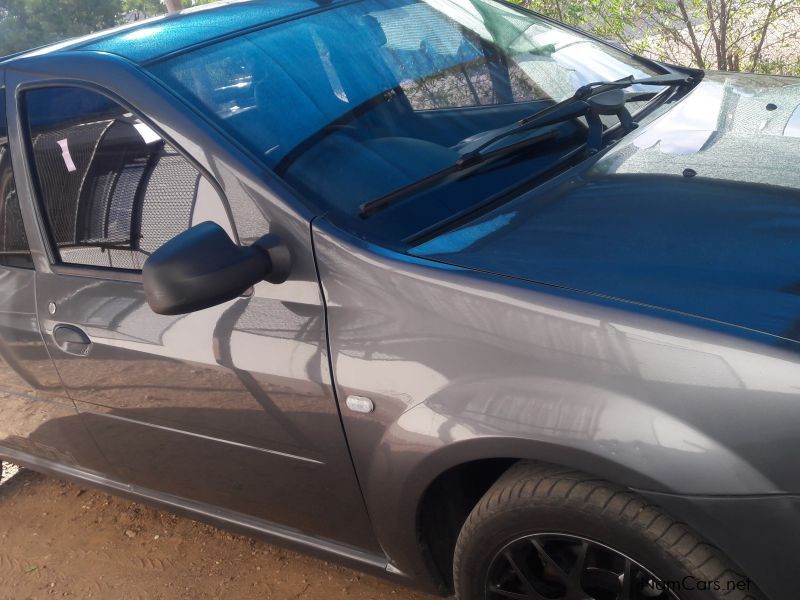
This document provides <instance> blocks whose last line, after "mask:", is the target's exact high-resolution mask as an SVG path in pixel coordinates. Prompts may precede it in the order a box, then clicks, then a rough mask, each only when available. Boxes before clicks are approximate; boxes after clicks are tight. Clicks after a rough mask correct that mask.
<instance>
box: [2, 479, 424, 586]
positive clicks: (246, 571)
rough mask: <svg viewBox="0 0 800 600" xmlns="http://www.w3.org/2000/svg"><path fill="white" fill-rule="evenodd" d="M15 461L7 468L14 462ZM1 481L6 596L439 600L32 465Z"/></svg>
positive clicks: (3, 567) (3, 573)
mask: <svg viewBox="0 0 800 600" xmlns="http://www.w3.org/2000/svg"><path fill="white" fill-rule="evenodd" d="M4 467H6V465H4ZM5 471H6V472H5V474H4V477H3V479H4V480H5V481H3V482H2V483H0V599H2V600H6V599H12V598H13V599H14V600H17V599H26V598H53V597H59V598H61V597H66V598H79V599H81V600H83V599H85V598H100V599H102V600H112V599H116V598H125V600H134V599H137V598H148V599H150V598H164V599H173V598H186V599H192V600H195V599H201V598H235V599H237V600H238V599H249V598H258V599H275V600H283V599H289V598H308V599H311V600H314V599H318V600H339V599H347V600H354V599H355V600H367V599H369V600H383V599H393V600H399V599H403V600H431V597H430V596H426V595H424V594H419V593H416V592H414V591H412V590H408V589H405V588H402V587H399V586H395V585H393V584H391V583H387V582H385V581H381V580H379V579H376V578H374V577H370V576H368V575H364V574H361V573H358V572H356V571H351V570H349V569H346V568H343V567H340V566H337V565H334V564H331V563H328V562H324V561H321V560H317V559H314V558H309V557H306V556H302V555H300V554H297V553H294V552H291V551H288V550H284V549H283V548H279V547H277V546H272V545H269V544H265V543H263V542H258V541H255V540H252V539H250V538H247V537H243V536H240V535H235V534H231V533H228V532H226V531H223V530H220V529H217V528H215V527H211V526H209V525H205V524H202V523H197V522H195V521H192V520H190V519H186V518H182V517H177V516H174V515H172V514H170V513H167V512H162V511H159V510H155V509H153V508H150V507H147V506H143V505H141V504H137V503H134V502H130V501H127V500H124V499H120V498H116V497H113V496H109V495H107V494H104V493H101V492H96V491H93V490H87V489H83V488H81V487H78V486H77V485H74V484H72V483H68V482H64V481H59V480H57V479H51V478H47V477H44V476H42V475H39V474H37V473H33V472H31V471H27V470H24V469H23V470H20V472H19V473H17V474H15V475H14V476H13V477H10V478H9V476H10V475H11V474H12V471H11V470H10V469H9V468H7V467H6V469H5Z"/></svg>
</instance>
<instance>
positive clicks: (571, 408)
mask: <svg viewBox="0 0 800 600" xmlns="http://www.w3.org/2000/svg"><path fill="white" fill-rule="evenodd" d="M314 240H315V250H316V256H317V261H318V268H319V273H320V277H321V280H322V285H323V291H324V296H325V300H326V308H327V313H326V314H327V317H328V333H329V341H330V350H331V363H332V366H333V372H334V380H335V383H336V390H337V395H338V398H339V400H340V402H341V403H342V421H343V424H344V428H345V433H346V434H347V437H348V443H349V445H350V449H351V452H352V455H353V462H354V464H355V467H356V470H357V473H358V477H359V481H360V484H361V486H362V490H363V493H364V497H365V500H366V504H367V508H368V510H369V513H370V517H371V520H372V523H373V526H374V528H375V530H376V533H377V535H378V538H379V541H380V543H381V544H382V546H383V548H384V549H385V550H386V553H387V555H388V556H389V558H390V560H392V561H393V562H394V563H395V564H396V565H397V566H398V567H399V568H400V569H402V570H404V571H406V572H407V573H409V574H410V575H412V576H416V575H418V576H419V577H424V576H425V573H424V561H422V559H421V558H420V556H419V555H420V546H419V544H418V542H417V539H416V515H417V510H418V507H419V502H420V499H421V498H422V497H423V495H424V492H425V489H427V487H428V486H429V485H430V483H431V482H432V481H434V480H435V478H436V477H437V476H438V475H439V474H441V473H443V472H445V471H447V470H448V469H450V468H452V467H454V466H457V465H459V464H464V463H466V462H469V461H472V460H479V459H486V458H493V457H504V458H515V459H519V458H525V459H534V460H539V461H547V462H553V463H557V464H562V465H566V466H569V467H573V468H577V469H580V470H583V471H587V472H589V473H592V474H595V475H598V476H599V477H604V478H607V479H609V480H611V481H613V482H616V483H619V484H622V485H626V486H630V487H633V488H637V489H640V490H645V491H654V492H662V493H673V494H683V495H687V496H691V495H707V496H729V497H730V496H745V495H758V494H762V495H763V494H776V493H792V492H798V491H800V474H798V472H797V470H796V469H795V467H794V465H793V464H792V462H791V461H789V460H786V457H788V456H792V455H795V454H797V453H800V435H798V434H797V424H798V423H800V364H799V363H800V353H799V352H798V348H800V345H798V344H796V343H793V342H788V341H787V340H783V339H780V338H776V337H774V336H769V335H766V334H760V333H758V332H754V331H751V330H744V329H742V328H736V327H734V326H728V325H725V324H722V323H719V322H714V321H708V320H703V319H699V318H695V317H691V316H688V315H685V314H679V313H674V312H669V311H663V310H659V309H655V308H653V307H649V306H643V305H637V304H632V303H623V302H620V301H615V300H612V299H608V298H603V297H598V296H591V295H587V294H581V293H578V292H573V291H569V290H564V289H559V288H554V287H551V286H546V285H540V284H535V283H531V282H521V281H516V280H513V279H507V278H501V277H497V276H493V275H491V274H487V273H479V272H474V271H467V270H464V269H458V268H453V267H449V266H444V265H439V264H437V263H431V262H429V261H424V260H421V259H414V258H408V257H405V256H402V255H396V254H392V253H391V252H388V251H385V250H382V249H376V248H374V247H370V246H367V245H364V244H363V243H357V242H355V241H353V240H351V239H349V238H346V237H345V236H343V234H341V232H338V231H337V230H335V229H333V228H332V227H331V226H330V225H328V224H325V223H324V222H320V221H315V229H314ZM351 394H352V395H358V396H366V397H369V398H370V399H372V400H373V402H374V405H375V410H374V412H372V413H369V414H359V413H354V412H351V411H349V410H348V409H347V408H346V406H345V403H344V400H345V398H346V397H347V396H348V395H351Z"/></svg>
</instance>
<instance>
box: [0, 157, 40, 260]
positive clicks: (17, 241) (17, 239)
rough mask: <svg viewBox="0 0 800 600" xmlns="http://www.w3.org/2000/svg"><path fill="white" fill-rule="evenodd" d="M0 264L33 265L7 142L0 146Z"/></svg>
mask: <svg viewBox="0 0 800 600" xmlns="http://www.w3.org/2000/svg"><path fill="white" fill-rule="evenodd" d="M0 264H2V265H5V266H12V267H23V268H32V267H33V261H32V260H31V252H30V248H29V246H28V238H27V237H26V235H25V226H24V224H23V222H22V212H21V211H20V209H19V197H18V196H17V186H16V185H15V183H14V173H13V171H12V170H11V157H10V156H9V153H8V144H7V143H6V144H3V145H1V146H0Z"/></svg>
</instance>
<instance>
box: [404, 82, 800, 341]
mask: <svg viewBox="0 0 800 600" xmlns="http://www.w3.org/2000/svg"><path fill="white" fill-rule="evenodd" d="M695 173H696V175H694V174H695ZM411 253H412V254H414V255H416V256H420V257H426V258H429V259H432V260H436V261H440V262H445V263H448V264H452V265H457V266H461V267H466V268H469V269H474V270H480V271H484V272H490V273H495V274H499V275H504V276H509V277H514V278H517V279H521V280H528V281H531V282H537V283H543V284H548V285H555V286H559V287H564V288H569V289H572V290H579V291H584V292H591V293H594V294H601V295H603V296H606V297H611V298H617V299H621V300H626V301H632V302H637V303H641V304H646V305H649V306H654V307H659V308H663V309H668V310H672V311H679V312H681V313H688V314H690V315H694V316H699V317H704V318H707V319H713V320H715V321H723V322H726V323H730V324H734V325H738V326H742V327H746V328H748V329H753V330H758V331H761V332H765V333H769V334H772V335H776V336H780V337H782V338H785V339H789V340H794V341H800V80H798V79H791V78H782V77H768V76H753V75H750V76H746V75H728V76H724V75H722V74H718V73H712V74H709V75H708V76H707V77H706V78H705V79H704V80H703V81H702V82H701V83H700V84H699V85H698V86H697V87H696V88H695V89H694V90H692V92H691V93H689V94H688V95H687V96H686V97H685V98H684V99H683V100H681V101H680V102H679V103H677V105H676V106H674V107H673V108H671V109H670V110H668V111H666V112H665V113H664V114H662V115H661V116H659V117H658V118H656V119H654V120H653V121H652V122H650V123H648V124H647V125H646V126H643V127H641V128H640V129H638V130H636V131H635V132H634V133H632V134H630V135H629V136H627V138H626V139H624V140H623V141H622V142H621V143H620V144H618V145H617V146H616V147H615V148H614V149H613V150H611V151H610V152H607V153H606V154H605V155H604V156H603V157H602V158H601V159H600V160H599V161H597V162H596V163H595V164H594V165H593V166H592V167H591V168H590V169H589V170H588V171H585V172H583V173H582V174H580V175H579V176H575V177H573V178H572V179H570V180H568V181H564V182H562V183H560V184H558V185H557V186H554V187H551V188H550V189H543V188H540V189H538V190H534V191H533V192H531V193H528V194H525V195H523V196H520V197H519V198H517V199H515V200H513V201H511V202H509V203H506V204H504V205H502V206H500V207H499V208H497V209H495V210H493V211H492V212H490V213H487V214H485V215H484V216H482V217H480V218H478V219H476V220H475V221H472V222H470V223H468V224H466V225H464V226H461V227H459V228H458V229H455V230H452V231H449V232H447V233H444V234H442V235H440V236H438V237H435V238H433V239H430V240H428V241H426V242H425V243H422V244H421V245H418V246H417V247H415V248H414V249H412V250H411Z"/></svg>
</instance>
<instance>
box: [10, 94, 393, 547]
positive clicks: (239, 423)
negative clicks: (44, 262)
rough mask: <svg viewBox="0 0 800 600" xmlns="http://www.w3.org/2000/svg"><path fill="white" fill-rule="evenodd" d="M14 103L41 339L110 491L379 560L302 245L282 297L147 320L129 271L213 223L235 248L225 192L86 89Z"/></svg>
mask: <svg viewBox="0 0 800 600" xmlns="http://www.w3.org/2000/svg"><path fill="white" fill-rule="evenodd" d="M18 101H19V103H20V106H21V107H22V109H23V113H24V115H25V116H26V118H25V120H24V121H23V122H22V123H21V124H20V133H21V135H22V136H23V137H25V138H26V142H27V146H28V161H27V164H28V167H29V180H30V181H31V183H32V184H33V185H32V190H34V193H35V194H36V196H37V201H38V204H37V205H38V207H39V215H40V222H41V228H42V231H43V232H44V238H45V240H46V244H47V248H48V252H49V261H48V263H49V266H48V267H47V268H46V269H45V270H44V271H43V272H42V273H40V274H39V277H38V278H37V283H36V292H37V294H36V295H37V304H38V309H39V314H40V326H41V333H42V336H43V338H44V340H45V342H46V344H47V347H48V349H49V352H50V355H51V356H52V358H53V361H54V362H55V365H56V367H57V369H58V372H59V374H60V376H61V378H62V380H63V382H64V384H65V386H66V387H67V389H68V391H69V394H70V395H71V396H72V398H73V399H74V400H75V402H76V403H77V405H78V408H79V410H80V412H81V414H82V417H83V419H84V422H85V423H86V426H87V428H88V429H89V431H90V432H91V434H92V436H93V437H94V439H95V440H96V442H97V444H98V446H99V448H100V449H101V450H102V452H103V453H104V454H105V456H106V457H107V458H108V459H109V461H110V462H111V463H112V464H113V466H114V468H115V471H116V476H117V477H118V478H119V479H120V480H121V481H123V482H126V483H129V484H132V485H133V486H134V489H137V490H138V491H140V492H141V493H145V494H148V495H154V496H155V497H157V498H159V499H161V500H166V501H168V502H171V503H174V504H177V505H178V506H187V505H188V506H193V507H195V508H199V509H200V510H209V508H210V507H215V512H217V514H222V515H224V516H225V518H227V519H229V520H232V521H234V522H237V521H240V522H241V521H247V520H249V521H248V522H251V521H252V518H253V517H255V518H257V519H259V520H263V521H267V522H270V523H272V524H279V525H283V526H289V527H292V528H293V529H295V530H297V531H299V532H303V533H306V534H313V535H316V536H321V537H326V538H331V539H335V540H337V541H340V542H344V543H346V544H349V545H352V546H357V547H361V548H366V549H368V550H377V546H376V544H375V542H374V541H373V537H372V533H371V530H370V527H369V523H368V519H367V516H366V511H365V508H364V505H363V500H362V498H361V495H360V492H359V488H358V484H357V481H356V478H355V474H354V472H353V468H352V464H351V461H350V457H349V453H348V450H347V445H346V442H345V439H344V435H343V432H342V428H341V422H340V419H339V415H338V410H337V407H336V401H335V397H334V395H333V391H332V385H331V377H330V370H329V363H328V358H327V352H326V348H327V346H326V338H325V325H324V312H323V305H322V302H321V296H320V290H319V285H318V282H317V280H316V274H315V270H314V266H313V255H312V253H311V245H310V239H309V240H308V244H307V246H306V247H305V248H303V249H302V250H297V249H295V250H294V254H293V261H294V266H295V268H294V269H293V276H292V277H291V278H290V280H289V281H287V282H286V283H285V284H282V285H280V286H274V285H271V284H268V283H266V282H262V283H260V284H258V285H256V286H254V287H253V289H252V290H251V291H250V292H249V293H247V294H246V295H245V296H242V297H239V298H237V299H235V300H232V301H229V302H226V303H224V304H222V305H219V306H216V307H213V308H209V309H206V310H202V311H198V312H194V313H190V314H187V315H177V316H162V315H157V314H155V313H153V311H152V310H151V309H150V308H149V307H148V305H147V303H146V302H145V296H144V292H143V288H142V282H141V274H140V272H139V271H140V269H141V266H142V264H143V263H144V261H145V260H146V259H147V257H148V256H149V255H150V254H151V253H152V252H153V251H154V250H156V249H157V248H158V247H159V246H160V245H162V244H163V243H164V242H166V241H168V240H169V239H171V238H172V237H174V236H175V235H177V234H179V233H181V232H182V231H185V230H186V229H188V228H189V227H191V226H193V225H195V224H198V223H200V222H203V221H209V220H210V221H214V222H216V223H218V224H219V225H221V226H222V227H223V228H224V229H225V230H226V231H227V232H228V233H229V235H230V236H231V237H232V238H233V239H234V240H236V239H237V229H238V225H240V223H239V222H237V221H236V219H234V218H233V217H232V212H231V210H230V206H229V205H228V202H227V200H226V198H225V196H224V193H223V191H222V189H221V187H219V186H218V185H217V183H216V182H215V181H213V180H212V179H211V178H210V176H209V175H208V174H207V173H205V172H203V171H201V169H200V168H199V167H198V164H197V163H195V162H193V160H192V159H191V158H190V157H188V156H187V155H186V154H185V153H184V152H183V151H182V150H181V149H180V148H178V147H177V146H176V145H175V144H173V143H171V142H169V141H168V140H166V139H165V138H164V137H163V136H162V135H161V134H160V133H157V132H156V130H155V129H154V128H153V127H152V126H151V125H149V124H148V123H149V122H150V121H148V120H146V119H145V118H144V117H142V116H140V115H139V114H138V113H137V112H136V111H134V110H132V109H131V108H130V107H129V106H122V105H121V104H120V101H119V100H116V99H114V100H112V99H111V98H110V97H109V95H106V94H105V93H101V92H99V91H97V90H96V89H92V90H90V89H88V88H86V87H79V86H65V85H54V86H44V87H43V86H42V84H41V83H39V84H37V87H35V88H33V89H28V90H23V91H21V92H20V96H19V100H18ZM205 150H208V149H205ZM251 208H252V210H253V211H257V210H260V208H259V207H255V206H254V207H251ZM267 210H268V207H267ZM247 226H250V227H252V224H251V223H249V224H247ZM306 231H308V229H306ZM264 233H266V232H264ZM309 235H310V234H309ZM219 509H221V510H222V511H223V512H221V513H220V512H219ZM345 515H346V518H338V517H342V516H345Z"/></svg>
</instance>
